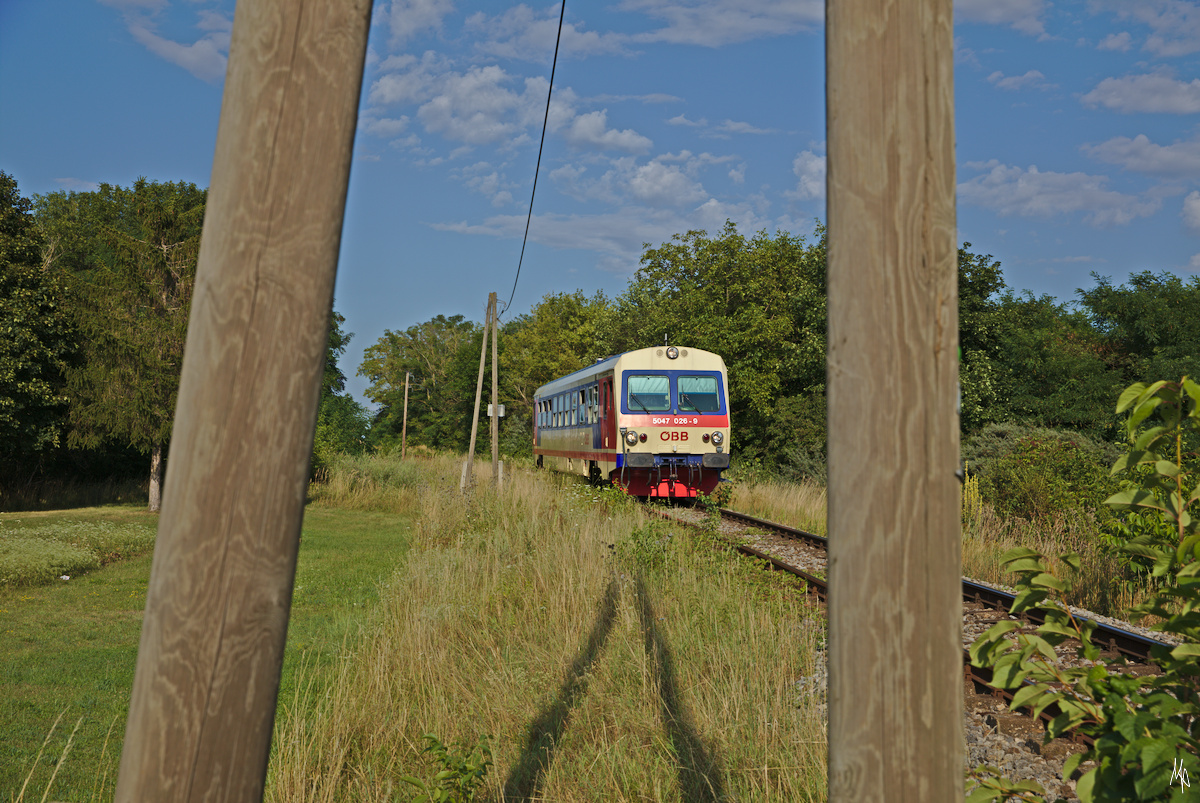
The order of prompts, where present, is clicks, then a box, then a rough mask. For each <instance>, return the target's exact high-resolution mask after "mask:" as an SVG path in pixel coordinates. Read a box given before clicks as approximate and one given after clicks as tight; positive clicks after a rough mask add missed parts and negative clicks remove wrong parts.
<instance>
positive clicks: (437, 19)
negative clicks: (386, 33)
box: [388, 0, 454, 47]
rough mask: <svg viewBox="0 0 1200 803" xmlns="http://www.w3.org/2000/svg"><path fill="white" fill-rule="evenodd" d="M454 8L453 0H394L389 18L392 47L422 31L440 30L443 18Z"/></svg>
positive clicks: (401, 43)
mask: <svg viewBox="0 0 1200 803" xmlns="http://www.w3.org/2000/svg"><path fill="white" fill-rule="evenodd" d="M453 10H454V3H453V2H451V0H392V7H391V9H390V14H389V20H388V27H389V29H390V30H391V34H392V37H391V44H392V47H398V46H401V45H403V44H404V43H405V42H407V41H408V40H409V39H411V38H412V37H414V36H416V35H417V34H418V33H421V32H422V31H426V30H438V31H440V30H441V28H442V18H443V17H445V16H446V15H447V14H449V13H450V12H452V11H453Z"/></svg>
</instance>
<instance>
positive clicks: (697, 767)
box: [636, 577, 725, 803]
mask: <svg viewBox="0 0 1200 803" xmlns="http://www.w3.org/2000/svg"><path fill="white" fill-rule="evenodd" d="M636 590H637V602H638V618H639V619H640V620H641V625H642V640H643V644H644V646H645V649H646V656H647V657H648V658H649V659H650V660H651V662H652V663H653V664H654V666H655V669H656V671H657V676H658V696H659V699H660V700H661V701H662V721H663V726H664V727H665V728H666V730H667V736H668V737H669V738H670V740H671V747H672V749H673V750H674V751H675V757H676V760H677V761H678V762H679V792H680V797H681V798H682V799H683V801H684V803H709V801H718V800H724V799H725V794H724V789H723V787H722V784H721V765H720V762H719V761H718V760H717V758H716V757H715V756H713V755H711V754H710V753H709V752H708V748H706V747H705V746H704V742H703V741H701V739H700V736H699V734H697V733H696V729H695V727H694V726H693V725H692V722H691V717H690V716H689V715H688V712H687V709H686V708H685V707H684V705H683V703H682V701H681V700H680V699H679V692H678V690H677V688H676V682H675V661H674V659H673V658H672V657H671V650H670V649H669V648H668V647H667V645H666V642H664V641H663V639H662V636H661V635H660V634H659V632H658V628H657V627H656V626H655V624H654V623H655V622H656V621H658V618H657V617H656V616H655V612H654V606H653V605H652V604H651V602H650V595H649V594H648V593H647V591H646V586H645V584H644V583H643V582H642V578H641V577H638V579H637V583H636Z"/></svg>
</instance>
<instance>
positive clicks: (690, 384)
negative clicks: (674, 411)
mask: <svg viewBox="0 0 1200 803" xmlns="http://www.w3.org/2000/svg"><path fill="white" fill-rule="evenodd" d="M720 409H721V397H720V396H719V395H718V393H717V378H716V377H715V376H681V377H679V412H681V413H682V412H684V411H685V410H687V411H691V412H696V413H715V412H717V411H718V410H720Z"/></svg>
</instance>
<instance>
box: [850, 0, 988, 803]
mask: <svg viewBox="0 0 1200 803" xmlns="http://www.w3.org/2000/svg"><path fill="white" fill-rule="evenodd" d="M826 26H827V27H826V59H827V62H826V64H827V73H826V81H827V86H826V91H827V101H826V102H827V126H828V128H827V136H828V199H829V206H828V218H829V220H828V225H829V240H828V248H829V252H828V259H829V261H828V265H829V364H828V394H829V395H828V399H829V421H828V423H829V588H830V592H829V594H830V608H829V627H830V645H829V664H830V666H829V676H830V689H829V693H830V699H829V799H830V800H831V801H845V802H846V803H848V802H849V801H853V802H854V803H864V802H865V801H912V803H918V802H920V803H928V801H952V800H962V797H963V762H964V757H963V751H964V744H963V720H962V681H961V675H962V668H961V661H962V658H961V655H962V648H961V644H960V641H959V631H960V628H961V623H960V608H961V604H960V601H959V596H958V583H959V567H960V562H961V554H960V550H961V547H960V542H959V508H958V504H959V502H958V500H959V496H958V494H959V486H958V481H957V478H956V477H955V470H956V469H957V467H958V439H959V430H958V417H957V414H956V411H955V403H956V390H957V386H956V382H957V374H958V358H957V341H958V333H957V327H958V316H957V287H956V250H957V249H956V232H955V212H954V203H955V192H954V124H953V119H954V96H953V32H952V26H951V0H905V2H900V0H829V2H827V3H826Z"/></svg>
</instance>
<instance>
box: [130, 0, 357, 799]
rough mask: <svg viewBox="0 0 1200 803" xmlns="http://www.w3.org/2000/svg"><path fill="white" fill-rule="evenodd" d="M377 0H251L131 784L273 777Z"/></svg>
mask: <svg viewBox="0 0 1200 803" xmlns="http://www.w3.org/2000/svg"><path fill="white" fill-rule="evenodd" d="M370 12H371V2H370V0H239V2H238V4H237V10H236V14H235V17H234V28H233V41H232V45H231V48H230V60H229V67H228V74H227V76H226V83H225V95H224V100H223V103H222V107H221V121H220V126H219V129H218V135H217V147H216V154H215V156H214V161H213V174H212V182H211V186H210V189H209V195H208V207H207V215H206V218H205V221H204V233H203V238H202V242H201V250H200V257H199V266H198V269H197V273H196V289H195V295H194V298H193V302H192V310H191V318H190V322H189V328H188V340H187V347H186V350H185V356H184V364H183V376H182V379H181V382H180V389H179V403H178V407H177V410H176V422H175V429H174V432H173V435H172V440H171V459H170V465H169V467H168V470H167V481H166V488H165V493H164V500H163V512H162V517H161V520H160V523H159V534H158V542H157V545H156V548H155V552H154V562H153V568H152V571H151V577H150V588H149V594H148V597H147V602H146V614H145V621H144V624H143V627H142V638H141V646H140V649H139V651H138V663H137V673H136V677H135V680H134V687H133V695H132V700H131V705H130V711H129V721H128V725H127V728H126V736H125V745H124V751H123V753H122V756H121V769H120V776H119V780H118V785H117V791H116V799H117V800H119V801H138V802H139V803H144V801H177V800H178V801H200V800H206V801H209V800H211V801H243V800H244V801H249V800H259V799H261V796H262V788H263V780H264V776H265V772H266V765H267V757H268V753H269V749H270V739H271V728H272V724H273V719H274V712H275V701H276V694H277V691H278V686H279V672H280V666H281V663H282V657H283V647H284V640H285V637H286V632H287V621H288V612H289V608H290V605H291V596H292V584H293V579H294V572H295V564H296V550H297V545H298V542H299V535H300V525H301V520H302V517H303V506H304V494H305V488H306V485H307V479H308V466H309V457H310V455H311V450H312V441H313V430H314V426H315V420H316V408H317V401H318V395H319V391H320V378H321V371H322V366H323V362H324V355H325V346H326V338H327V335H328V328H329V315H330V307H331V303H332V293H333V282H334V274H335V272H336V267H337V256H338V247H339V242H340V239H341V229H342V216H343V210H344V206H345V198H346V187H347V181H348V178H349V173H350V155H351V147H352V143H353V138H354V131H355V125H356V120H357V108H358V100H359V91H360V88H361V84H362V70H363V59H364V55H365V52H366V41H367V29H368V25H369V21H370Z"/></svg>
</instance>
